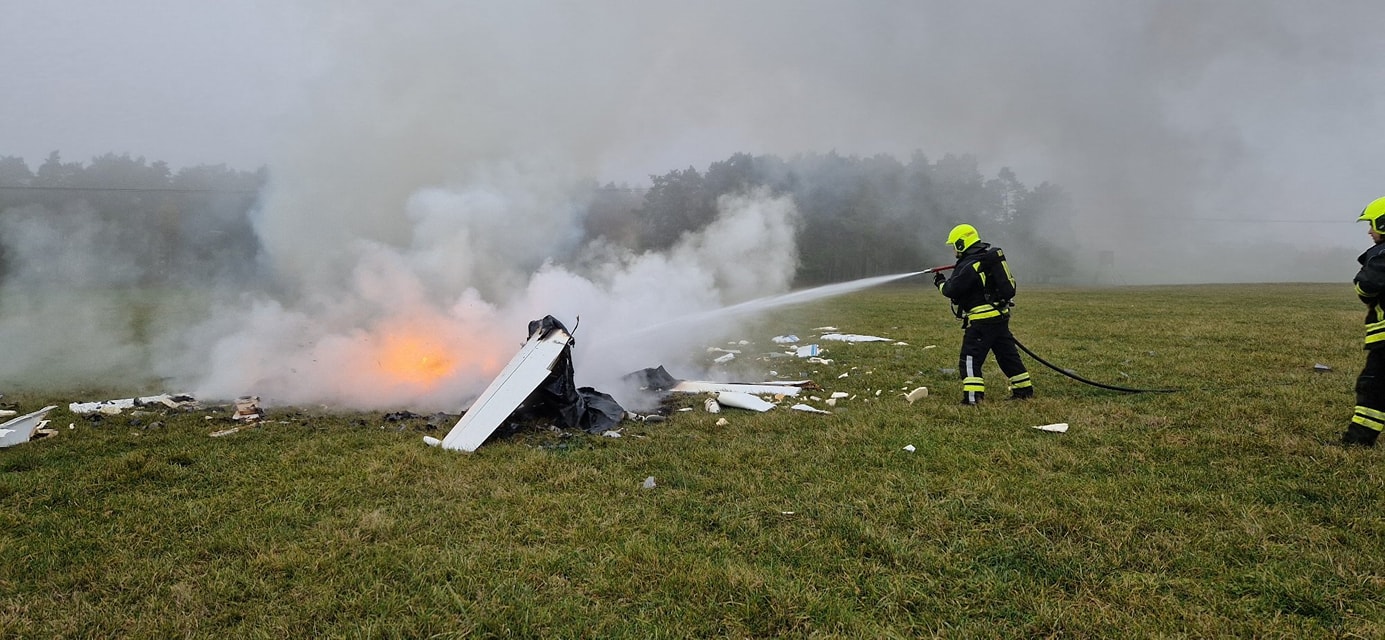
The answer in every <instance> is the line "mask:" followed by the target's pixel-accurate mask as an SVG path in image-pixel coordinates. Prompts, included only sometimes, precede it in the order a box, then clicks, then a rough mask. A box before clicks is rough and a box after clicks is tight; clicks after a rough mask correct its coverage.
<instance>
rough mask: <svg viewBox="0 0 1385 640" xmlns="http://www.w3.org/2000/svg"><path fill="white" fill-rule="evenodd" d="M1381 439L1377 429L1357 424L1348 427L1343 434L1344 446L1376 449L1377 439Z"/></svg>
mask: <svg viewBox="0 0 1385 640" xmlns="http://www.w3.org/2000/svg"><path fill="white" fill-rule="evenodd" d="M1378 437H1380V432H1379V431H1376V430H1375V429H1367V428H1365V427H1363V426H1361V425H1359V424H1356V423H1355V422H1353V423H1351V425H1350V426H1348V427H1347V430H1346V433H1343V434H1342V446H1344V447H1345V446H1351V445H1361V446H1363V447H1374V446H1375V439H1376V438H1378Z"/></svg>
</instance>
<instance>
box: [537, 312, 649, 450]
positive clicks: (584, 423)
mask: <svg viewBox="0 0 1385 640" xmlns="http://www.w3.org/2000/svg"><path fill="white" fill-rule="evenodd" d="M555 330H562V331H563V332H564V333H567V334H568V335H569V336H570V335H572V332H571V331H568V330H567V327H565V326H563V323H562V322H560V321H558V319H557V318H554V317H553V316H544V317H543V318H542V319H539V320H534V321H532V322H530V323H529V336H530V337H531V338H532V337H533V336H534V334H535V333H536V332H537V333H538V335H539V337H540V338H542V337H544V336H547V335H548V334H550V333H552V332H553V331H555ZM574 344H576V338H569V339H568V342H567V346H566V347H564V348H563V352H562V353H561V354H559V355H558V359H557V360H556V361H554V363H553V372H552V373H550V374H549V375H548V377H547V378H544V381H543V382H541V383H539V386H538V387H537V388H535V389H534V391H533V393H530V394H529V397H528V398H525V399H524V402H523V403H521V404H520V407H519V409H517V410H516V411H515V413H516V414H520V415H523V416H525V417H531V418H544V417H547V418H552V419H554V420H556V421H557V422H558V423H559V424H560V425H561V426H562V427H564V428H567V429H581V430H583V431H586V432H587V433H595V434H600V433H605V432H606V431H609V430H611V429H615V428H616V426H617V425H619V424H620V421H621V420H623V419H624V418H625V409H624V408H622V407H621V406H620V403H618V402H616V400H615V398H612V397H611V396H610V395H608V394H605V393H602V392H600V391H597V390H596V389H593V388H591V387H578V386H577V383H576V382H575V381H574V376H573V369H572V345H574Z"/></svg>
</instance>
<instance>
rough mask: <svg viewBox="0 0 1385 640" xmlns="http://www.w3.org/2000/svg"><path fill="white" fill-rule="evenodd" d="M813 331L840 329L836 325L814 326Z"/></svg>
mask: <svg viewBox="0 0 1385 640" xmlns="http://www.w3.org/2000/svg"><path fill="white" fill-rule="evenodd" d="M813 331H841V329H838V328H836V327H814V328H813Z"/></svg>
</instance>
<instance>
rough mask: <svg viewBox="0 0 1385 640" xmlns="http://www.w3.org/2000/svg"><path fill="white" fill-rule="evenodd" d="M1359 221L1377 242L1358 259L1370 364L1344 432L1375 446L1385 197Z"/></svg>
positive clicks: (1380, 400)
mask: <svg viewBox="0 0 1385 640" xmlns="http://www.w3.org/2000/svg"><path fill="white" fill-rule="evenodd" d="M1356 220H1357V221H1358V222H1360V221H1363V220H1364V221H1366V222H1368V223H1370V231H1369V233H1370V234H1371V240H1372V241H1374V242H1375V244H1374V245H1373V246H1371V248H1369V249H1366V252H1365V253H1362V254H1361V256H1360V257H1358V258H1357V259H1356V261H1357V262H1359V263H1361V270H1360V271H1357V272H1356V278H1354V279H1353V284H1354V285H1355V287H1356V295H1357V297H1359V298H1361V302H1364V303H1365V304H1366V343H1365V349H1366V366H1365V368H1363V369H1361V375H1359V376H1357V377H1356V411H1355V413H1354V414H1353V415H1352V417H1351V424H1349V425H1347V430H1346V433H1343V434H1342V444H1344V445H1364V446H1367V447H1373V446H1375V440H1376V438H1378V437H1379V436H1380V429H1381V427H1385V348H1382V347H1385V309H1382V308H1381V306H1382V303H1385V300H1382V299H1381V295H1382V294H1385V198H1377V199H1376V200H1375V201H1373V202H1371V203H1370V204H1368V205H1366V208H1365V210H1364V211H1362V212H1361V217H1359V218H1357V219H1356Z"/></svg>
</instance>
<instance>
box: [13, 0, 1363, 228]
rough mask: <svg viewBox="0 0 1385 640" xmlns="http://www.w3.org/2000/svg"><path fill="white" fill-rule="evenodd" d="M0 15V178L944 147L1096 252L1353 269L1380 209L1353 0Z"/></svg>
mask: <svg viewBox="0 0 1385 640" xmlns="http://www.w3.org/2000/svg"><path fill="white" fill-rule="evenodd" d="M0 7H2V8H3V11H2V12H0V14H3V16H4V19H3V20H0V60H3V61H4V73H3V74H0V155H17V156H21V157H23V158H24V159H26V160H27V161H28V162H29V164H30V166H37V164H38V163H39V162H41V161H42V159H43V157H44V156H46V155H47V154H48V153H49V152H50V151H54V150H57V151H60V152H61V153H62V154H63V157H64V159H65V160H68V161H89V160H90V159H91V157H93V156H95V155H99V154H102V153H106V152H116V153H129V154H131V155H133V156H143V157H145V158H147V159H149V160H151V161H152V160H164V161H167V162H169V163H170V164H171V165H173V166H174V167H175V168H177V167H181V166H188V165H193V164H200V163H213V164H215V163H227V164H229V165H231V166H232V167H235V168H241V169H253V168H256V167H258V166H260V165H262V164H267V165H269V166H270V168H271V170H274V169H276V168H278V166H280V164H281V163H290V162H294V161H297V162H303V161H304V159H305V158H311V157H313V154H323V155H324V156H326V157H330V156H331V155H332V154H336V153H340V152H341V150H343V149H347V148H352V149H354V150H355V152H358V153H365V154H370V153H382V154H385V155H388V154H390V153H395V152H400V151H402V150H407V149H408V148H410V147H420V146H422V147H427V146H429V145H434V146H441V145H453V146H463V147H469V148H470V150H471V151H470V153H472V155H473V156H477V157H481V156H484V157H490V158H502V157H503V158H510V159H514V158H516V157H528V156H532V155H539V154H542V155H546V156H549V157H561V158H563V160H564V161H565V162H569V163H571V164H572V166H573V171H576V172H579V173H585V174H590V175H591V176H592V177H595V178H597V179H600V180H603V181H604V180H615V181H638V180H641V179H643V178H645V177H647V176H648V175H649V174H652V173H653V174H662V173H665V172H667V171H669V170H671V169H675V168H683V167H687V166H695V167H698V168H699V169H702V168H705V167H706V165H707V164H708V163H709V162H712V161H715V160H720V159H724V158H726V157H727V156H729V155H730V154H732V153H735V152H742V151H743V152H750V153H775V154H780V155H790V154H793V153H796V152H800V151H824V152H825V151H828V150H833V149H835V150H837V151H838V152H841V153H848V154H861V155H869V154H874V153H879V152H885V153H891V154H895V155H896V156H897V157H900V158H901V159H907V157H908V156H909V154H911V153H912V152H913V151H914V150H921V151H923V152H924V153H925V154H927V155H929V156H930V157H933V158H936V157H938V156H940V155H942V154H943V153H949V152H951V153H970V154H974V155H976V156H978V157H979V158H980V159H981V160H982V162H983V169H985V170H986V171H988V172H991V173H993V172H994V171H995V170H997V169H998V168H1000V167H1002V166H1010V167H1013V168H1014V169H1015V170H1016V171H1018V172H1019V177H1020V180H1021V181H1023V182H1025V183H1027V184H1036V183H1038V182H1041V181H1044V180H1052V181H1056V182H1058V183H1059V184H1062V185H1063V186H1065V187H1067V188H1068V189H1069V190H1070V191H1072V192H1073V193H1074V195H1075V196H1077V197H1078V198H1079V200H1080V202H1081V204H1082V207H1083V209H1084V212H1085V215H1086V216H1088V217H1089V218H1092V219H1095V220H1104V221H1106V222H1109V221H1110V219H1111V218H1119V219H1120V220H1122V221H1125V222H1128V223H1130V224H1131V225H1133V226H1130V227H1119V228H1116V227H1113V228H1110V229H1108V230H1107V232H1108V235H1107V236H1106V237H1103V239H1102V241H1109V242H1116V241H1118V239H1119V238H1120V235H1121V232H1122V229H1128V230H1129V232H1130V233H1135V234H1141V235H1143V234H1145V233H1148V232H1150V230H1149V229H1146V228H1145V226H1144V225H1147V224H1148V222H1149V221H1150V220H1151V219H1155V218H1158V219H1161V220H1165V219H1174V218H1177V219H1188V220H1190V221H1191V222H1189V223H1187V224H1186V225H1185V226H1195V227H1197V228H1198V231H1196V232H1195V233H1198V234H1200V235H1210V236H1221V237H1232V236H1236V237H1252V238H1254V239H1256V240H1271V241H1279V240H1283V241H1290V242H1304V241H1305V240H1304V239H1305V238H1308V239H1310V241H1313V242H1322V243H1325V244H1330V245H1337V244H1346V245H1353V246H1354V245H1358V244H1360V242H1361V238H1362V237H1363V236H1362V233H1363V229H1362V227H1360V226H1352V224H1351V223H1350V220H1351V219H1352V218H1354V214H1355V213H1356V212H1359V211H1360V209H1361V208H1362V207H1363V206H1364V204H1365V203H1366V202H1367V201H1369V200H1370V199H1372V198H1374V197H1376V196H1379V195H1382V194H1385V181H1382V179H1381V177H1382V169H1381V167H1385V135H1382V131H1383V129H1382V123H1385V45H1382V44H1381V43H1380V39H1379V35H1378V27H1379V26H1380V25H1381V24H1385V3H1380V2H1376V1H1373V0H1337V1H1325V2H1314V3H1309V2H1303V1H1274V0H1219V1H1215V2H1214V1H1207V2H1199V1H1195V0H1175V1H1155V0H1122V1H1120V2H1109V1H1106V0H1056V1H1051V2H1029V1H1027V0H982V1H974V2H929V1H925V0H900V1H881V0H858V1H853V2H846V1H825V0H792V1H789V0H784V1H776V2H755V1H738V2H716V1H713V2H697V3H685V2H676V3H675V2H636V1H628V2H622V1H618V0H614V1H613V0H602V1H592V2H556V1H553V2H534V1H523V0H521V1H516V2H498V1H497V2H442V1H437V2H433V1H420V2H405V3H383V2H326V1H323V2H297V3H295V2H277V1H255V0H228V1H211V0H121V1H118V2H110V1H102V0H0ZM342 138H350V143H349V144H347V143H340V142H333V143H324V141H326V140H329V139H331V140H339V139H342ZM425 155H427V154H426V153H425ZM439 159H440V160H446V159H447V158H446V157H440V158H439ZM431 177H432V176H424V177H421V181H422V182H427V179H428V178H431ZM1225 220H1232V221H1237V222H1235V223H1228V222H1223V221H1225ZM1305 221H1321V224H1309V223H1305ZM1089 224H1090V225H1100V224H1105V222H1091V223H1088V222H1082V223H1079V226H1088V225H1089ZM1157 226H1159V227H1167V224H1160V225H1157ZM1093 233H1095V232H1093ZM1098 235H1100V234H1098Z"/></svg>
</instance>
